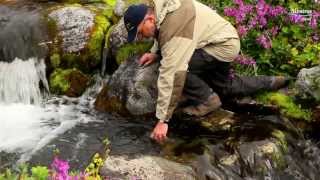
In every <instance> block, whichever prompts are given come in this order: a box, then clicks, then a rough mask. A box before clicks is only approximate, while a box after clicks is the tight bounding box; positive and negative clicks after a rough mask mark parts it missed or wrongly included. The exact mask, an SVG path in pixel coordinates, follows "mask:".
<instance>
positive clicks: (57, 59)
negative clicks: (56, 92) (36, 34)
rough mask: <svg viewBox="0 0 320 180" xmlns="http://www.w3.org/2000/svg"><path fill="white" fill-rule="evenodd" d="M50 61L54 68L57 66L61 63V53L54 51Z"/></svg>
mask: <svg viewBox="0 0 320 180" xmlns="http://www.w3.org/2000/svg"><path fill="white" fill-rule="evenodd" d="M50 63H51V65H52V67H53V68H57V67H59V65H60V55H59V54H57V53H54V54H53V55H51V56H50Z"/></svg>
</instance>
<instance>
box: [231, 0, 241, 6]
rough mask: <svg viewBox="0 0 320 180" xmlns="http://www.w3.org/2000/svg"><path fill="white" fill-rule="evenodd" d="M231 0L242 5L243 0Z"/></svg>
mask: <svg viewBox="0 0 320 180" xmlns="http://www.w3.org/2000/svg"><path fill="white" fill-rule="evenodd" d="M233 2H234V3H235V4H238V5H239V6H240V5H243V1H242V0H233Z"/></svg>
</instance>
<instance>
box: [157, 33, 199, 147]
mask: <svg viewBox="0 0 320 180" xmlns="http://www.w3.org/2000/svg"><path fill="white" fill-rule="evenodd" d="M195 47H196V44H195V42H194V41H193V40H192V39H189V38H185V37H173V38H172V39H171V40H170V41H168V42H167V43H166V44H164V46H163V47H162V48H161V53H162V60H161V66H160V68H159V77H158V82H157V85H158V100H157V108H156V117H157V118H158V119H159V122H158V123H157V125H156V126H155V128H154V131H153V133H152V134H151V137H152V138H154V139H155V140H157V141H158V142H161V141H163V140H164V139H165V138H166V134H167V131H168V125H167V124H166V123H165V122H167V121H169V119H170V118H171V116H172V113H173V111H174V109H175V108H176V106H177V103H178V99H179V97H180V96H181V93H182V90H183V86H184V82H185V78H186V73H187V69H188V62H189V60H190V58H191V56H192V54H193V52H194V50H195Z"/></svg>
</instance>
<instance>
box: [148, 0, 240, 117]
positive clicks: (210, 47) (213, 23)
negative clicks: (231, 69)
mask: <svg viewBox="0 0 320 180" xmlns="http://www.w3.org/2000/svg"><path fill="white" fill-rule="evenodd" d="M153 2H154V6H155V7H154V8H155V12H156V18H157V28H158V29H159V36H158V39H157V41H158V46H159V48H160V50H161V55H162V60H161V66H160V69H159V71H160V74H159V78H158V82H157V85H158V100H157V108H156V117H157V118H158V119H161V120H169V119H170V118H171V116H172V113H173V111H174V109H175V107H176V105H177V102H178V98H179V97H180V95H181V93H182V90H183V86H184V82H185V78H186V73H187V70H188V63H189V61H190V58H191V56H192V54H193V52H194V51H195V49H199V48H203V49H204V50H205V51H206V52H207V53H209V54H211V55H212V56H214V57H216V58H217V59H219V60H221V61H228V62H230V61H233V60H234V58H235V57H236V56H237V54H238V53H239V50H240V42H239V37H238V33H237V31H236V29H235V28H234V27H233V26H232V25H231V24H230V23H229V22H228V21H226V20H225V19H223V18H222V17H221V16H219V15H218V14H217V13H216V12H215V11H214V10H212V9H210V8H209V7H207V6H205V5H203V4H201V3H199V2H197V1H195V0H153Z"/></svg>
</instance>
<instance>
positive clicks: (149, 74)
mask: <svg viewBox="0 0 320 180" xmlns="http://www.w3.org/2000/svg"><path fill="white" fill-rule="evenodd" d="M138 60H139V57H138V56H134V57H132V58H129V59H128V60H127V61H125V62H124V63H122V64H121V65H120V67H119V68H118V70H117V71H116V72H115V73H114V74H113V75H112V77H111V79H110V80H109V82H108V83H107V84H106V85H105V86H104V88H103V89H102V91H101V92H100V93H99V94H98V96H97V99H96V101H95V107H96V109H98V110H100V111H107V112H118V113H120V114H125V115H134V116H140V115H146V114H149V113H153V112H155V103H156V97H157V86H156V84H157V83H156V82H157V77H158V67H159V63H154V64H151V65H150V66H147V67H141V66H139V64H138ZM128 113H129V114H128Z"/></svg>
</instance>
